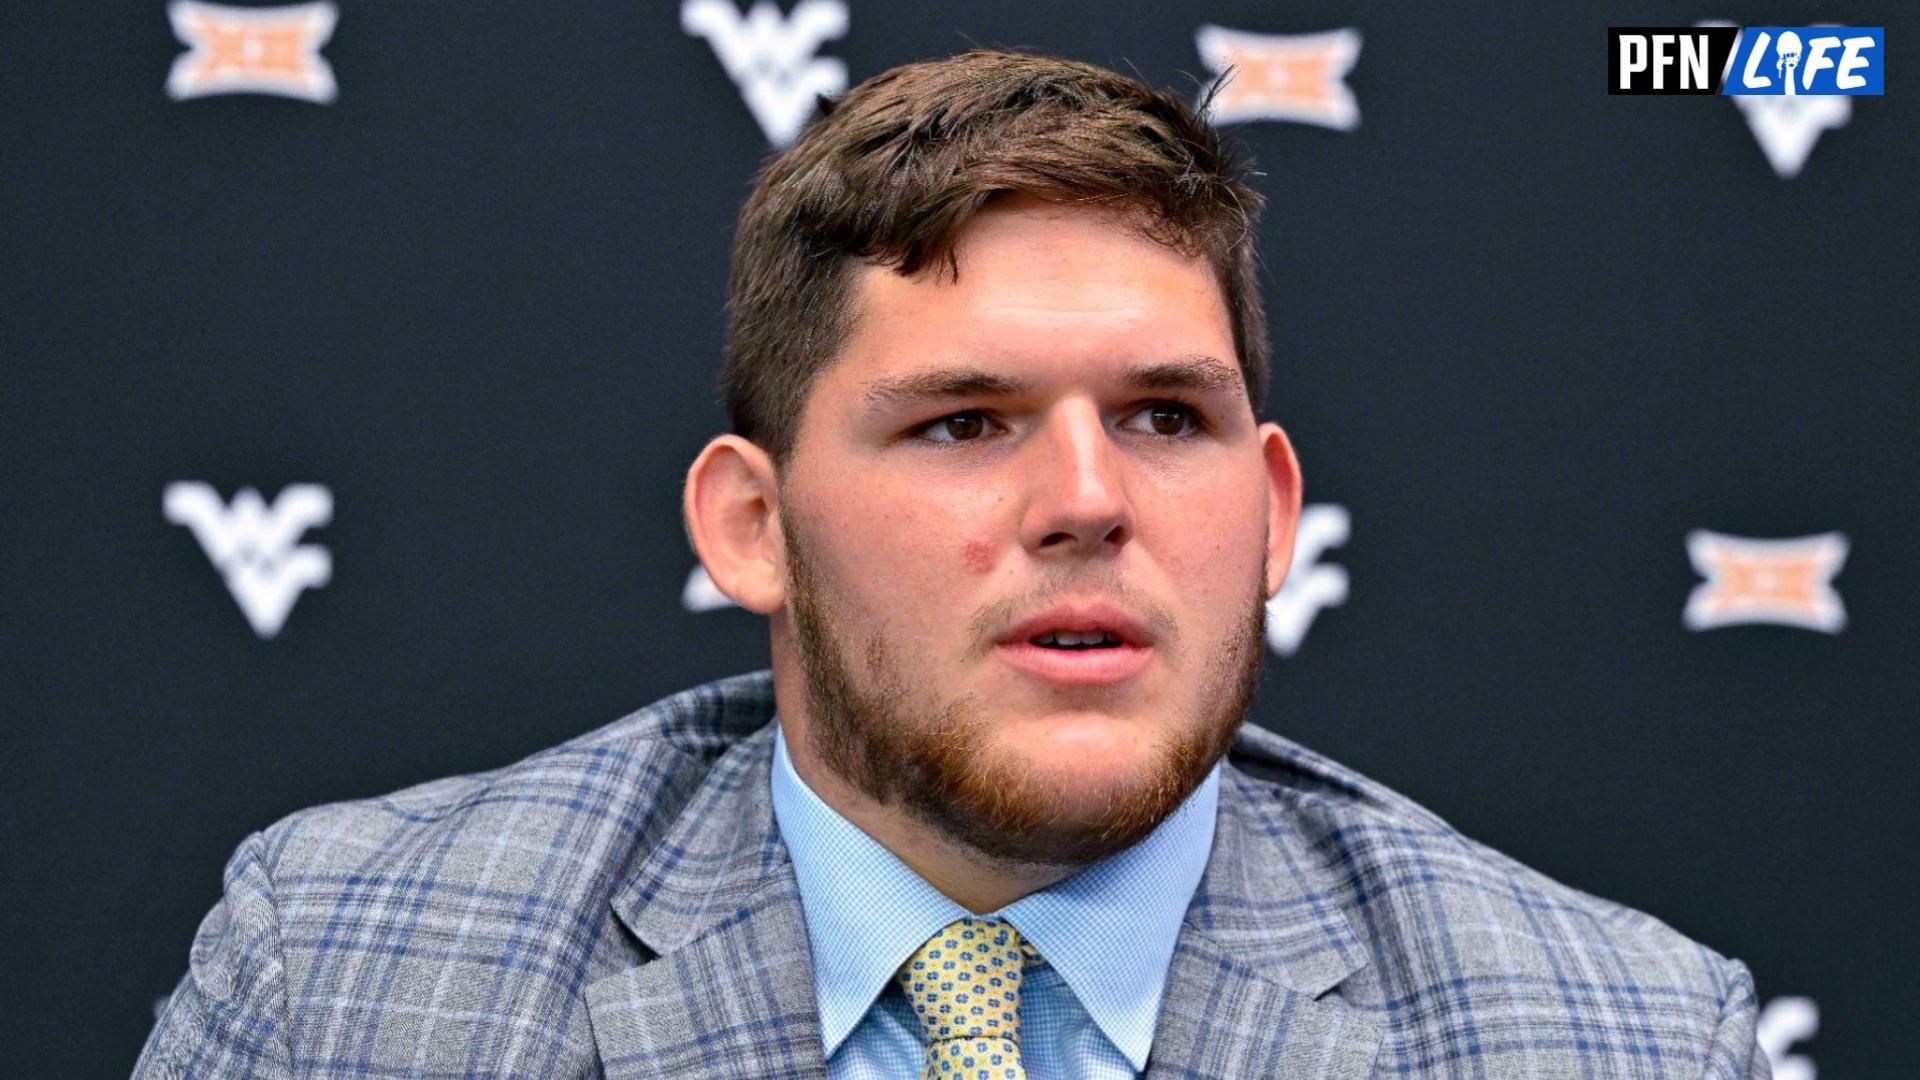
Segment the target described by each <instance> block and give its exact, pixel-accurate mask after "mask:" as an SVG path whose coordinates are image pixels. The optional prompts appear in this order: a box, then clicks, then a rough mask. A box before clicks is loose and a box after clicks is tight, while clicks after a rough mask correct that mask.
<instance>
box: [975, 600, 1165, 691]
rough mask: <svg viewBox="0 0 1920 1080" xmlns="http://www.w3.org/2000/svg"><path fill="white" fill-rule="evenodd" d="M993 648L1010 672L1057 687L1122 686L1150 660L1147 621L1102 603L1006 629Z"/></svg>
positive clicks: (1063, 608)
mask: <svg viewBox="0 0 1920 1080" xmlns="http://www.w3.org/2000/svg"><path fill="white" fill-rule="evenodd" d="M997 644H998V646H999V647H998V648H997V649H996V650H995V653H996V654H997V655H999V656H1000V657H1001V658H1002V659H1004V660H1005V661H1007V662H1008V663H1009V664H1011V665H1012V666H1013V667H1014V668H1015V669H1017V670H1019V671H1020V672H1022V673H1024V674H1026V675H1028V676H1031V677H1033V678H1037V679H1040V680H1041V681H1043V682H1047V683H1052V684H1056V685H1058V684H1066V685H1081V686H1084V685H1106V684H1112V683H1120V682H1125V681H1126V680H1128V679H1131V678H1133V677H1134V676H1136V675H1138V674H1140V673H1141V672H1142V671H1144V670H1145V669H1146V666H1147V661H1148V660H1149V659H1151V657H1152V654H1153V635H1152V632H1151V631H1150V630H1149V628H1148V624H1147V622H1146V620H1144V619H1141V618H1140V617H1139V616H1136V615H1134V614H1133V613H1132V612H1131V611H1128V610H1127V609H1125V608H1122V607H1119V606H1118V605H1114V604H1109V603H1105V602H1095V603H1071V604H1062V605H1058V606H1056V607H1053V608H1051V609H1049V610H1047V611H1044V612H1041V613H1039V614H1037V615H1034V616H1033V617H1031V618H1028V619H1024V620H1022V621H1021V622H1020V623H1018V624H1016V625H1014V626H1012V627H1009V628H1008V630H1007V631H1006V632H1005V633H1004V634H1002V635H1001V637H1000V639H999V641H998V642H997Z"/></svg>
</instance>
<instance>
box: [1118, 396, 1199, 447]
mask: <svg viewBox="0 0 1920 1080" xmlns="http://www.w3.org/2000/svg"><path fill="white" fill-rule="evenodd" d="M1122 426H1123V427H1127V428H1128V429H1129V430H1132V431H1140V432H1147V433H1151V434H1154V435H1162V436H1166V437H1168V438H1176V439H1177V438H1180V437H1182V436H1187V435H1193V434H1195V433H1197V432H1198V431H1199V430H1200V414H1199V413H1197V412H1195V411H1194V410H1193V407H1192V406H1189V405H1182V404H1180V403H1179V402H1177V401H1156V402H1154V403H1153V404H1151V405H1148V406H1147V407H1146V408H1144V409H1141V410H1140V411H1139V412H1137V413H1134V414H1133V415H1132V416H1130V417H1128V418H1127V420H1126V422H1125V423H1124V424H1123V425H1122Z"/></svg>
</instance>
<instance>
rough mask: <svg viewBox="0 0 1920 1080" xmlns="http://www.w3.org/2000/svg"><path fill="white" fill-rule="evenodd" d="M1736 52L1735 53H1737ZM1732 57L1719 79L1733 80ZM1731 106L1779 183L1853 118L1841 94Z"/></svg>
mask: <svg viewBox="0 0 1920 1080" xmlns="http://www.w3.org/2000/svg"><path fill="white" fill-rule="evenodd" d="M1694 25H1696V26H1731V25H1732V24H1731V23H1728V22H1724V21H1721V20H1717V19H1706V20H1702V21H1700V22H1698V23H1695V24H1694ZM1738 51H1739V50H1737V49H1736V50H1735V53H1738ZM1733 60H1734V55H1733V54H1729V55H1728V56H1727V67H1726V69H1725V70H1724V71H1723V72H1722V73H1721V77H1722V79H1727V78H1732V77H1733ZM1733 103H1734V105H1735V106H1737V107H1738V108H1739V109H1740V112H1741V114H1742V115H1743V116H1745V117H1746V121H1747V127H1748V129H1749V130H1751V131H1752V132H1753V139H1754V141H1755V142H1757V143H1759V144H1760V152H1761V153H1763V154H1765V155H1766V156H1767V164H1768V165H1771V166H1773V173H1774V175H1775V176H1778V177H1779V178H1780V179H1782V180H1791V179H1793V178H1794V177H1796V176H1799V175H1800V170H1801V169H1804V168H1806V165H1807V159H1808V158H1809V157H1811V156H1813V148H1814V145H1815V144H1817V143H1818V142H1819V141H1820V136H1821V134H1822V133H1824V132H1828V131H1832V130H1833V129H1834V128H1840V127H1845V126H1847V121H1848V120H1851V119H1852V118H1853V99H1852V98H1851V97H1848V96H1846V95H1845V94H1815V95H1795V96H1792V97H1789V96H1787V95H1785V94H1779V95H1759V94H1739V95H1735V96H1734V98H1733Z"/></svg>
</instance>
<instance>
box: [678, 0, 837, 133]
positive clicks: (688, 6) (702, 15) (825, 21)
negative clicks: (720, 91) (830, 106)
mask: <svg viewBox="0 0 1920 1080" xmlns="http://www.w3.org/2000/svg"><path fill="white" fill-rule="evenodd" d="M680 28H681V29H682V30H685V31H686V32H687V33H689V34H691V35H693V36H694V37H702V38H706V39H707V42H708V43H709V44H711V45H712V46H713V53H714V55H715V56H718V57H719V58H720V66H721V67H724V68H726V70H727V77H728V78H730V79H732V80H733V81H734V83H735V84H736V85H738V86H739V87H740V95H741V97H743V98H745V99H746V102H747V108H748V109H749V110H751V111H752V113H753V118H754V119H755V120H757V121H759V123H760V130H761V131H763V132H765V133H766V136H767V141H769V142H771V143H773V145H775V146H788V145H791V144H792V142H793V140H794V139H796V138H798V137H799V136H800V129H801V128H802V127H803V126H805V124H806V122H807V118H808V117H809V116H812V115H813V109H814V104H815V102H816V101H817V99H818V98H820V97H821V96H823V95H824V96H826V97H836V96H838V95H840V94H842V93H844V92H845V91H846V89H847V63H846V61H844V60H840V59H838V58H835V57H816V56H815V55H814V53H815V52H817V51H819V49H820V46H821V44H822V43H823V42H826V41H829V40H832V39H834V38H838V37H843V36H845V35H846V32H847V5H846V4H845V3H844V2H843V0H800V3H799V5H798V6H796V7H795V8H794V9H793V14H791V15H787V16H782V15H781V14H780V9H779V8H778V7H776V6H774V3H773V0H754V4H753V7H752V8H750V9H749V10H748V11H747V13H746V14H745V15H744V16H742V15H741V14H740V9H738V8H736V7H734V6H733V0H686V2H685V3H683V4H681V5H680Z"/></svg>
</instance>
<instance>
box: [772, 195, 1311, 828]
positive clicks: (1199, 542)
mask: <svg viewBox="0 0 1920 1080" xmlns="http://www.w3.org/2000/svg"><path fill="white" fill-rule="evenodd" d="M957 257H958V262H959V268H960V274H959V279H958V281H957V282H956V281H954V280H952V279H951V278H946V277H942V276H939V275H935V274H922V275H918V276H916V277H914V278H910V279H909V278H903V277H901V276H899V275H898V274H895V273H893V272H891V271H888V270H884V269H872V268H870V269H867V270H864V271H862V274H863V275H864V276H863V277H862V278H861V279H860V280H859V282H858V285H857V287H856V293H855V328H854V332H853V334H852V336H851V338H850V340H849V342H848V344H847V346H846V349H845V351H844V353H843V355H842V356H841V357H840V358H838V359H837V360H836V361H835V362H834V363H833V364H832V365H831V366H830V367H829V368H828V369H827V370H826V371H825V372H824V373H823V374H822V375H821V377H820V378H819V379H818V380H817V381H816V383H815V385H814V388H813V389H812V391H811V394H810V396H809V399H808V402H807V406H806V410H805V414H804V416H803V419H802V423H801V428H800V432H799V437H798V439H797V441H796V444H795V449H794V452H793V455H792V457H791V458H790V459H789V461H788V463H787V465H786V467H785V468H784V469H783V470H782V473H781V477H780V481H781V482H780V514H781V523H782V530H783V535H784V537H785V542H786V550H787V570H788V578H787V585H788V592H787V614H788V615H789V616H790V619H789V620H785V624H786V625H785V626H783V625H782V623H783V620H776V624H775V648H776V649H780V648H782V647H783V636H784V637H785V646H784V647H788V648H797V650H798V652H799V658H800V661H801V666H802V668H803V669H804V670H805V671H806V673H807V679H808V684H809V685H808V687H807V690H808V703H809V705H808V713H809V720H808V724H807V729H808V731H809V732H810V734H811V738H812V744H811V745H812V747H813V749H814V751H815V752H816V753H817V754H819V756H820V758H821V760H822V761H823V762H824V763H825V764H826V765H827V766H828V767H829V768H831V769H832V770H833V771H834V772H835V773H836V774H837V775H838V776H840V777H841V778H842V779H843V780H845V781H846V782H848V783H849V784H851V785H852V786H853V787H855V788H856V789H858V790H860V791H862V792H864V793H865V794H867V795H868V796H870V797H872V798H874V799H875V800H877V801H879V802H881V803H883V804H889V805H898V806H901V807H903V808H904V809H905V810H906V811H908V812H909V813H911V814H913V815H915V816H917V817H919V818H920V819H922V820H924V821H927V822H929V823H931V824H933V825H934V826H936V827H937V828H938V829H939V830H940V831H941V832H942V833H944V834H945V835H947V836H948V837H949V838H950V839H953V840H955V841H958V842H961V843H964V844H967V845H969V846H971V847H973V848H975V849H977V850H979V851H981V852H983V853H985V854H987V855H989V856H993V857H996V858H1002V859H1011V860H1017V861H1025V862H1038V863H1057V864H1080V863H1086V862H1090V861H1093V860H1096V859H1099V858H1102V857H1104V856H1106V855H1108V854H1111V853H1112V852H1114V851H1117V850H1120V849H1122V848H1124V847H1127V846H1129V845H1131V844H1133V843H1135V842H1137V841H1139V840H1140V839H1141V838H1143V837H1144V836H1145V835H1146V834H1147V833H1148V832H1149V831H1151V830H1152V828H1153V827H1154V826H1155V825H1156V824H1158V823H1159V822H1160V821H1161V820H1162V819H1163V818H1164V817H1165V816H1166V815H1167V814H1168V813H1170V812H1171V811H1172V810H1173V809H1174V808H1176V807H1177V806H1178V805H1179V804H1180V802H1181V801H1182V800H1184V799H1185V798H1186V796H1187V795H1189V794H1190V793H1191V792H1192V790H1193V788H1194V787H1195V786H1196V785H1197V784H1198V783H1199V781H1200V780H1201V779H1202V778H1204V776H1205V775H1206V772H1207V770H1208V769H1210V768H1211V767H1212V765H1213V763H1214V761H1215V760H1217V759H1218V757H1219V756H1220V754H1221V753H1223V752H1224V751H1225V749H1226V748H1227V746H1228V745H1229V744H1230V743H1231V741H1232V737H1233V734H1234V732H1235V731H1236V730H1237V728H1238V725H1239V722H1240V719H1241V717H1242V715H1243V713H1244V712H1245V709H1246V706H1247V702H1248V699H1249V698H1250V696H1251V694H1252V691H1253V687H1254V685H1255V683H1256V681H1257V677H1258V671H1259V663H1260V657H1261V651H1262V650H1261V640H1262V628H1263V615H1264V607H1265V605H1264V602H1265V599H1266V597H1267V595H1268V594H1269V592H1270V589H1271V588H1272V587H1274V586H1277V584H1278V582H1277V579H1276V580H1274V581H1272V582H1269V580H1268V573H1267V571H1268V570H1269V559H1270V554H1271V549H1270V541H1271V540H1273V539H1274V537H1273V536H1272V535H1271V534H1272V533H1273V532H1274V531H1275V525H1276V523H1277V524H1278V527H1279V530H1280V531H1283V532H1284V533H1285V534H1286V535H1285V537H1283V538H1281V542H1282V544H1283V546H1284V547H1290V545H1291V532H1292V528H1293V521H1292V517H1291V514H1290V512H1287V511H1282V513H1281V514H1280V515H1278V516H1273V515H1271V514H1270V511H1271V510H1272V508H1273V507H1274V505H1275V503H1276V501H1280V502H1284V501H1285V500H1286V497H1287V496H1288V495H1289V494H1291V493H1292V492H1290V491H1289V490H1288V486H1289V485H1292V486H1293V488H1294V490H1296V491H1297V479H1296V478H1295V476H1294V474H1293V473H1292V471H1291V470H1292V463H1291V462H1292V459H1291V453H1290V451H1285V450H1284V447H1285V437H1284V435H1281V434H1279V432H1278V429H1277V428H1274V427H1273V426H1272V425H1257V424H1256V422H1255V420H1254V416H1253V412H1252V408H1251V406H1250V404H1249V402H1248V399H1247V392H1246V389H1245V385H1244V383H1243V381H1242V379H1241V377H1240V375H1239V372H1238V368H1237V365H1236V361H1235V352H1234V346H1233V335H1232V329H1231V324H1230V322H1229V318H1228V314H1227V310H1226V306H1225V302H1224V299H1223V297H1222V293H1221V290H1220V287H1219V285H1218V283H1217V280H1216V278H1215V276H1214V274H1213V272H1212V270H1211V269H1210V268H1209V266H1208V265H1207V264H1206V263H1205V262H1204V261H1203V260H1200V259H1195V258H1189V257H1186V256H1184V255H1181V254H1179V253H1178V252H1175V251H1173V250H1170V249H1168V248H1166V247H1163V246H1161V245H1159V244H1155V243H1153V242H1151V241H1149V240H1147V239H1144V238H1142V237H1140V236H1139V235H1137V234H1136V233H1133V232H1131V231H1128V230H1127V229H1126V228H1125V227H1124V226H1123V225H1122V223H1121V221H1120V219H1118V218H1116V217H1115V216H1114V215H1113V214H1112V213H1111V212H1110V211H1104V210H1095V209H1087V208H1072V209H1065V208H1060V207H1055V206H1049V205H1047V204H1044V203H1039V202H1037V201H1034V200H1010V201H1008V202H1006V203H1004V204H1000V205H996V206H993V207H991V208H989V209H988V210H986V211H985V212H983V213H981V214H980V215H979V216H978V217H976V218H975V219H974V221H973V222H972V223H971V224H970V225H969V226H968V228H967V231H966V232H965V233H964V234H963V236H962V239H961V242H960V245H959V248H958V251H957ZM1276 441H1277V442H1278V444H1279V446H1280V447H1281V448H1282V450H1281V451H1280V452H1279V456H1280V457H1283V458H1284V463H1285V464H1284V468H1280V467H1279V466H1278V465H1277V463H1276V451H1275V446H1274V444H1275V442H1276ZM1277 474H1278V475H1277ZM1276 483H1277V484H1279V485H1280V486H1279V487H1277V488H1276V486H1275V485H1276ZM1282 561H1284V554H1283V555H1282Z"/></svg>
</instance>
